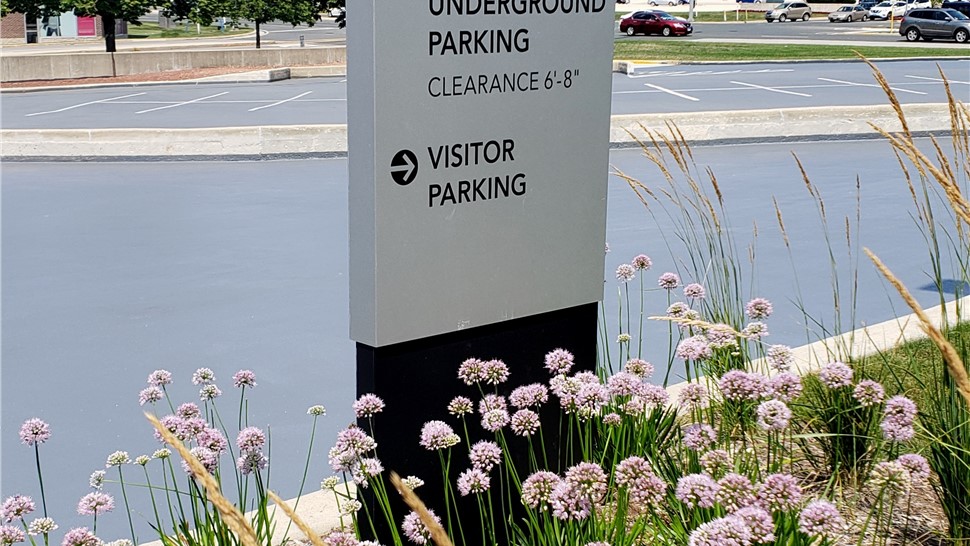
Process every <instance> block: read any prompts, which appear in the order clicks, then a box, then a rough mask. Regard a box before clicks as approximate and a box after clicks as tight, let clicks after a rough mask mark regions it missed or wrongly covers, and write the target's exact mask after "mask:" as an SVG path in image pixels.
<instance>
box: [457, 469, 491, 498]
mask: <svg viewBox="0 0 970 546" xmlns="http://www.w3.org/2000/svg"><path fill="white" fill-rule="evenodd" d="M489 485H490V482H489V478H488V474H486V473H485V472H484V471H482V469H480V468H470V469H468V470H466V471H464V472H462V473H461V474H460V475H459V476H458V492H459V493H460V494H461V496H463V497H467V496H468V495H471V494H478V493H484V492H486V491H488V487H489Z"/></svg>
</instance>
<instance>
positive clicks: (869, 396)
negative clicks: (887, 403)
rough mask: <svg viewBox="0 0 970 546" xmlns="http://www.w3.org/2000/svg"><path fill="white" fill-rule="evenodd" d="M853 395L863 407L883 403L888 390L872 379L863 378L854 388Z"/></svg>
mask: <svg viewBox="0 0 970 546" xmlns="http://www.w3.org/2000/svg"><path fill="white" fill-rule="evenodd" d="M852 396H853V397H854V398H855V399H856V401H858V402H859V405H860V406H862V407H869V406H875V405H877V404H881V403H882V401H883V400H884V399H885V398H886V390H885V389H883V388H882V385H880V384H879V383H877V382H875V381H873V380H871V379H863V380H862V381H859V383H858V384H856V386H855V389H853V390H852Z"/></svg>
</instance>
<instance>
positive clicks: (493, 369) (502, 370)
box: [482, 359, 509, 385]
mask: <svg viewBox="0 0 970 546" xmlns="http://www.w3.org/2000/svg"><path fill="white" fill-rule="evenodd" d="M482 373H483V374H484V376H485V382H486V383H488V384H489V385H500V384H502V383H505V381H506V380H507V379H508V378H509V367H508V366H507V365H506V364H505V362H502V361H501V360H495V359H493V360H489V361H488V362H486V363H485V364H484V365H482Z"/></svg>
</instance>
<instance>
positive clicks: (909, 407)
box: [883, 396, 917, 426]
mask: <svg viewBox="0 0 970 546" xmlns="http://www.w3.org/2000/svg"><path fill="white" fill-rule="evenodd" d="M916 413H917V409H916V404H915V403H914V402H913V401H912V400H910V399H909V398H906V397H905V396H893V397H892V398H890V399H889V400H887V401H886V409H885V410H884V411H883V415H884V417H883V419H885V420H890V421H896V422H898V423H900V424H902V425H906V426H911V425H912V424H913V420H914V419H916Z"/></svg>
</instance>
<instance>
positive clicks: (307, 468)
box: [240, 385, 373, 537]
mask: <svg viewBox="0 0 970 546" xmlns="http://www.w3.org/2000/svg"><path fill="white" fill-rule="evenodd" d="M243 388H244V389H245V388H246V386H245V385H243ZM240 403H241V402H240ZM318 417H319V415H314V416H313V424H312V425H311V426H310V445H309V446H308V447H307V451H306V461H305V462H304V464H303V478H302V479H300V489H299V491H297V493H296V501H294V502H293V511H294V512H295V511H296V509H297V507H298V506H300V499H301V498H302V497H303V488H304V486H306V477H307V474H308V473H309V471H310V456H311V455H312V454H313V438H314V436H315V435H316V433H317V418H318ZM371 432H373V426H371ZM341 519H342V518H341ZM292 525H293V521H292V520H290V522H289V523H287V524H286V530H285V531H284V532H283V536H284V537H285V536H287V535H289V534H290V527H291V526H292Z"/></svg>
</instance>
